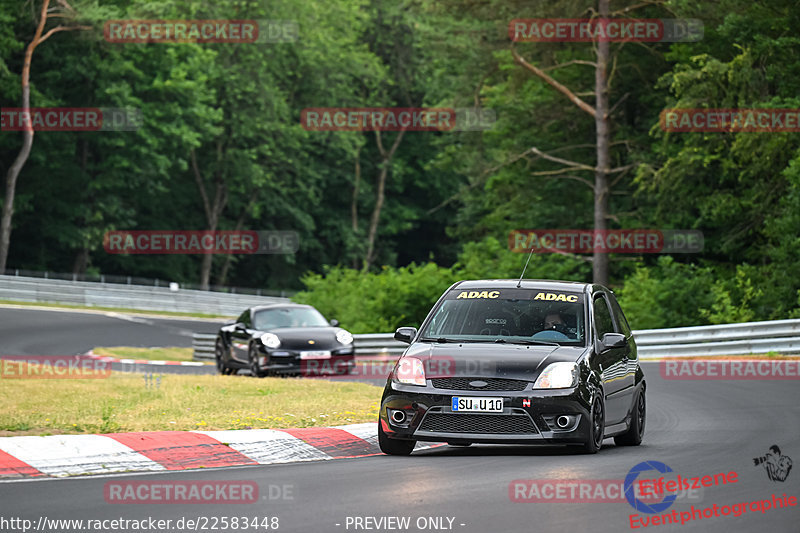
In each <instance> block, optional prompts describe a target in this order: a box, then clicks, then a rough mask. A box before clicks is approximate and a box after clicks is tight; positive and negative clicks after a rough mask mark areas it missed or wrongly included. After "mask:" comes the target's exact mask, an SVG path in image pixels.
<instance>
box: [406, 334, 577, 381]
mask: <svg viewBox="0 0 800 533" xmlns="http://www.w3.org/2000/svg"><path fill="white" fill-rule="evenodd" d="M587 349H588V348H586V347H584V346H577V347H575V346H549V345H548V346H545V345H519V344H499V343H464V344H457V343H452V344H451V343H448V344H439V343H427V342H417V343H414V344H413V345H412V346H410V347H409V348H408V350H407V351H406V353H405V355H404V357H415V358H417V359H420V360H421V361H422V362H423V364H424V365H425V375H426V377H427V378H428V379H432V378H437V377H453V376H460V377H476V378H478V377H487V378H506V379H520V380H525V381H533V380H535V378H536V377H538V375H539V373H540V372H541V371H542V370H544V368H545V367H546V366H547V365H549V364H550V363H555V362H561V361H567V362H577V361H578V360H579V359H580V358H581V356H582V355H583V354H584V353H585V352H586V351H587Z"/></svg>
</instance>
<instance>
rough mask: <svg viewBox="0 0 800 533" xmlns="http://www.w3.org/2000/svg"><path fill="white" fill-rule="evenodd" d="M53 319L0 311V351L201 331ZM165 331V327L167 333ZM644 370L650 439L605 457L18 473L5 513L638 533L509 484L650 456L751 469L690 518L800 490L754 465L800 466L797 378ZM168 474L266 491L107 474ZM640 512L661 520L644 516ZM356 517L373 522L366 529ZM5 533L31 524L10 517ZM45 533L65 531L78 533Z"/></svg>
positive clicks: (623, 522)
mask: <svg viewBox="0 0 800 533" xmlns="http://www.w3.org/2000/svg"><path fill="white" fill-rule="evenodd" d="M48 313H49V312H39V311H26V312H23V311H18V310H7V309H2V310H0V351H2V353H14V352H15V351H16V353H19V354H26V355H34V354H40V355H46V354H57V353H65V352H66V353H79V352H81V350H84V351H85V350H88V349H89V348H91V347H92V345H93V344H94V345H137V344H138V343H137V342H136V341H137V336H138V335H141V334H142V331H143V330H142V329H141V328H142V327H147V328H149V329H147V332H148V333H147V336H146V337H144V338H146V339H147V342H149V343H153V345H186V342H187V341H189V340H190V337H188V338H187V337H183V336H182V335H181V334H180V333H179V331H180V330H181V329H183V328H186V327H189V328H190V330H191V329H193V328H192V326H193V325H194V324H188V325H187V323H186V321H179V320H177V321H176V320H165V321H161V320H158V321H156V324H155V325H153V324H149V325H148V324H141V323H137V322H130V321H125V320H119V319H114V318H108V317H103V316H102V315H97V316H91V317H88V318H87V317H86V315H79V314H77V313H72V314H70V313H65V314H64V315H59V316H58V317H53V316H47V315H48ZM52 314H53V313H50V315H52ZM207 326H212V329H211V330H212V331H213V325H210V324H207ZM92 328H94V329H92ZM159 330H162V331H161V332H160V333H158V331H159ZM26 336H27V337H26ZM139 338H141V337H139ZM177 338H182V339H183V344H177V343H176V342H175V341H172V340H170V339H177ZM97 339H99V340H97ZM59 347H61V348H60V349H59ZM23 350H24V351H23ZM644 370H645V374H646V379H647V382H648V418H647V428H646V433H645V440H644V442H643V444H642V445H641V446H640V447H637V448H617V447H615V446H614V444H613V440H611V439H608V440H606V441H605V443H604V448H603V449H602V450H601V451H600V453H599V454H597V455H592V456H586V455H577V454H574V453H572V452H571V451H569V450H566V449H561V448H530V447H516V446H490V445H481V446H472V447H469V448H454V447H450V446H444V447H441V448H438V449H435V450H426V451H420V452H415V453H414V454H412V456H411V457H389V456H383V455H379V456H372V457H365V458H358V459H337V460H330V461H318V462H306V463H295V464H283V465H269V466H252V467H236V468H223V469H213V470H195V471H189V472H187V471H182V472H168V473H159V474H147V475H144V474H130V475H119V476H105V477H87V478H73V479H45V480H28V481H8V482H2V483H0V518H6V519H8V518H23V519H29V520H32V521H33V524H34V525H36V524H37V523H38V521H39V519H40V517H45V518H47V519H70V518H73V519H84V520H86V519H93V520H94V519H100V520H103V519H117V518H123V519H134V520H142V519H147V518H150V517H152V518H153V519H155V520H159V519H165V520H166V519H171V520H172V521H173V522H172V526H171V527H170V528H168V529H162V531H176V532H177V531H188V530H194V529H195V528H189V527H186V526H185V525H184V527H182V528H180V527H176V526H175V522H176V521H177V520H178V519H181V518H185V519H197V518H198V517H209V518H212V517H216V518H217V519H218V518H221V517H248V518H251V519H252V518H256V517H259V518H260V519H263V518H264V517H278V519H279V529H278V530H279V531H297V532H309V533H315V532H338V531H451V530H452V531H459V532H465V533H466V532H480V533H494V532H509V533H510V532H526V533H528V532H529V533H539V532H561V531H564V532H570V533H572V532H582V531H591V532H615V533H616V532H624V531H630V530H631V525H630V521H629V520H630V519H629V516H630V515H632V514H634V513H636V511H635V510H634V509H633V507H632V506H631V505H629V504H628V503H627V502H626V501H624V500H623V501H614V502H610V503H574V502H572V503H570V502H567V501H564V502H558V503H542V502H535V503H534V502H513V501H511V498H510V495H513V493H514V491H513V490H512V491H511V492H510V491H509V487H510V486H511V484H512V482H513V481H514V480H520V479H528V480H546V479H555V478H558V479H570V480H595V479H605V480H619V481H620V482H622V480H624V479H625V476H626V474H628V472H629V470H630V469H631V468H632V467H634V466H635V465H637V464H638V463H640V462H643V461H660V462H662V463H665V464H666V465H668V466H669V467H671V468H672V470H673V471H674V473H675V474H680V475H681V476H682V477H684V478H686V477H701V476H705V475H711V476H713V475H714V474H718V473H728V472H731V471H734V472H736V473H737V474H738V478H737V481H736V482H735V483H730V484H727V485H724V486H716V487H708V488H705V489H702V491H700V493H699V494H698V493H695V494H694V496H693V498H692V500H691V501H689V502H686V501H682V500H680V499H679V500H678V501H677V502H675V503H674V504H673V506H672V507H670V508H669V509H668V510H666V511H664V512H663V513H662V514H666V513H671V512H672V511H673V510H676V511H677V512H678V513H681V512H686V511H689V510H690V509H691V506H692V505H694V506H695V509H697V508H700V509H702V508H706V507H713V506H714V504H717V506H718V507H719V508H722V506H732V505H734V504H738V503H744V502H751V501H754V500H766V499H770V500H771V498H772V495H773V494H775V495H776V496H781V495H783V494H784V493H786V495H787V496H794V497H798V496H800V466H795V467H794V469H793V470H790V473H789V475H788V477H787V478H786V479H785V481H771V480H770V479H769V478H768V476H767V472H766V470H765V468H764V466H763V465H761V466H756V465H755V464H754V461H753V459H754V458H757V457H761V456H764V455H765V454H766V453H767V451H768V450H769V447H770V446H772V445H775V444H776V445H778V446H779V447H780V450H781V453H782V454H783V455H784V456H787V457H789V458H791V459H793V460H794V461H795V462H797V461H800V439H799V438H798V437H800V389H798V383H797V380H785V381H762V380H739V381H722V380H713V381H703V380H694V381H678V380H664V379H662V378H661V377H660V375H659V367H658V364H657V363H645V364H644ZM0 385H1V384H0ZM376 400H377V398H376ZM234 403H235V402H234ZM651 474H652V473H651ZM642 477H645V476H644V475H642ZM647 477H648V478H650V477H657V476H653V475H648V476H647ZM165 480H170V481H173V480H205V481H231V480H239V481H253V482H255V483H257V484H258V486H259V492H260V499H259V501H258V502H257V503H254V504H208V503H205V504H202V505H195V504H185V503H181V504H146V505H142V504H138V505H137V504H126V505H120V504H109V503H107V502H106V501H105V498H104V486H105V484H106V483H108V482H114V481H149V482H154V481H165ZM799 503H800V502H799ZM638 516H639V517H642V516H655V515H647V514H645V513H638ZM365 517H374V519H375V520H380V519H381V518H385V517H410V527H409V528H407V529H398V528H392V527H380V528H379V527H377V523H376V522H374V521H371V520H367V521H365V520H364V518H365ZM437 517H444V518H443V519H439V520H438V521H428V520H427V519H428V518H437ZM357 518H360V519H361V520H358V521H357V520H356V519H357ZM450 519H452V525H450V524H451V522H450ZM440 523H441V524H442V525H438V524H440ZM356 524H361V527H355V525H356ZM389 524H390V525H392V526H395V525H396V523H395V522H390V523H389ZM206 525H207V528H206V529H205V530H206V531H213V530H214V529H211V527H210V526H211V522H206ZM0 526H2V522H0ZM418 526H419V527H418ZM368 528H369V529H368ZM0 529H2V531H22V530H21V529H19V528H13V527H10V526H9V524H6V526H5V527H0ZM197 529H198V530H204V529H203V528H202V527H198V528H197ZM217 530H219V531H224V530H223V529H217ZM239 530H240V531H266V530H265V529H263V528H262V529H257V530H256V529H239ZM638 530H646V531H720V532H723V531H724V532H726V533H730V532H739V531H741V532H754V531H761V532H765V533H767V532H769V533H783V532H788V533H796V532H798V531H800V506H795V507H787V508H781V509H770V510H768V511H766V512H765V513H762V512H761V511H759V510H750V508H748V510H747V512H746V513H744V514H743V515H741V516H739V517H734V516H733V515H730V516H719V517H711V518H703V519H700V520H695V521H690V522H687V523H686V524H684V525H680V524H679V525H651V526H650V527H646V528H639V529H638ZM39 531H46V532H53V533H56V532H61V531H75V529H73V528H60V529H56V528H50V529H40V530H39ZM84 531H86V529H84ZM104 531H115V530H114V529H105V530H104ZM120 531H124V530H121V529H120ZM228 531H233V529H229V530H228Z"/></svg>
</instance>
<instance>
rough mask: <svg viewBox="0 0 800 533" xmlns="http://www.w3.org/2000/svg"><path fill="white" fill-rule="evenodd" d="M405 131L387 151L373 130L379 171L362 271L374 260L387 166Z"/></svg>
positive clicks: (367, 268)
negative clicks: (378, 155)
mask: <svg viewBox="0 0 800 533" xmlns="http://www.w3.org/2000/svg"><path fill="white" fill-rule="evenodd" d="M405 133H406V130H401V131H400V132H399V133H398V134H397V137H395V140H394V144H392V147H391V148H390V149H389V151H388V152H387V151H385V150H384V149H383V144H382V143H381V132H380V131H376V132H375V142H376V143H377V145H378V151H379V152H380V154H381V171H380V173H379V174H378V192H377V194H376V198H375V208H374V209H373V210H372V217H371V219H370V222H369V233H368V235H367V253H366V256H365V257H364V269H363V271H364V272H367V271H368V270H369V267H370V266H372V262H373V261H374V260H375V238H376V237H377V235H378V223H379V222H380V218H381V209H383V200H384V197H385V193H384V191H385V190H386V176H387V175H388V174H389V166H390V165H391V164H392V158H393V157H394V153H395V151H397V147H398V146H400V142H401V141H402V140H403V135H404V134H405Z"/></svg>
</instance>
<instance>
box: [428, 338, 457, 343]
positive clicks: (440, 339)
mask: <svg viewBox="0 0 800 533" xmlns="http://www.w3.org/2000/svg"><path fill="white" fill-rule="evenodd" d="M419 340H420V341H422V342H441V343H446V342H461V341H459V340H456V339H448V338H447V337H437V338H435V339H432V338H430V337H420V339H419Z"/></svg>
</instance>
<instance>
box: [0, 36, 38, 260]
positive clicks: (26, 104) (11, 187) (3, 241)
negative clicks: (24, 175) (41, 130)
mask: <svg viewBox="0 0 800 533" xmlns="http://www.w3.org/2000/svg"><path fill="white" fill-rule="evenodd" d="M29 49H30V47H29ZM24 68H25V70H24V71H23V75H22V79H23V81H22V109H23V112H25V111H28V110H29V109H30V107H31V89H30V86H29V85H28V83H27V75H26V73H25V72H26V71H28V72H29V71H30V56H29V55H28V54H26V55H25V67H24ZM22 135H23V139H22V148H21V149H20V151H19V153H18V154H17V158H16V159H15V160H14V163H13V164H12V165H11V168H9V169H8V174H7V175H6V190H5V196H4V197H3V216H2V219H0V274H2V273H3V272H5V270H6V261H7V260H8V248H9V245H10V244H11V219H12V217H13V216H14V195H15V194H16V191H17V178H18V177H19V173H20V172H21V171H22V167H23V166H25V162H26V161H27V160H28V156H29V155H30V154H31V147H32V146H33V127H30V128H26V129H25V131H23V132H22Z"/></svg>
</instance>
